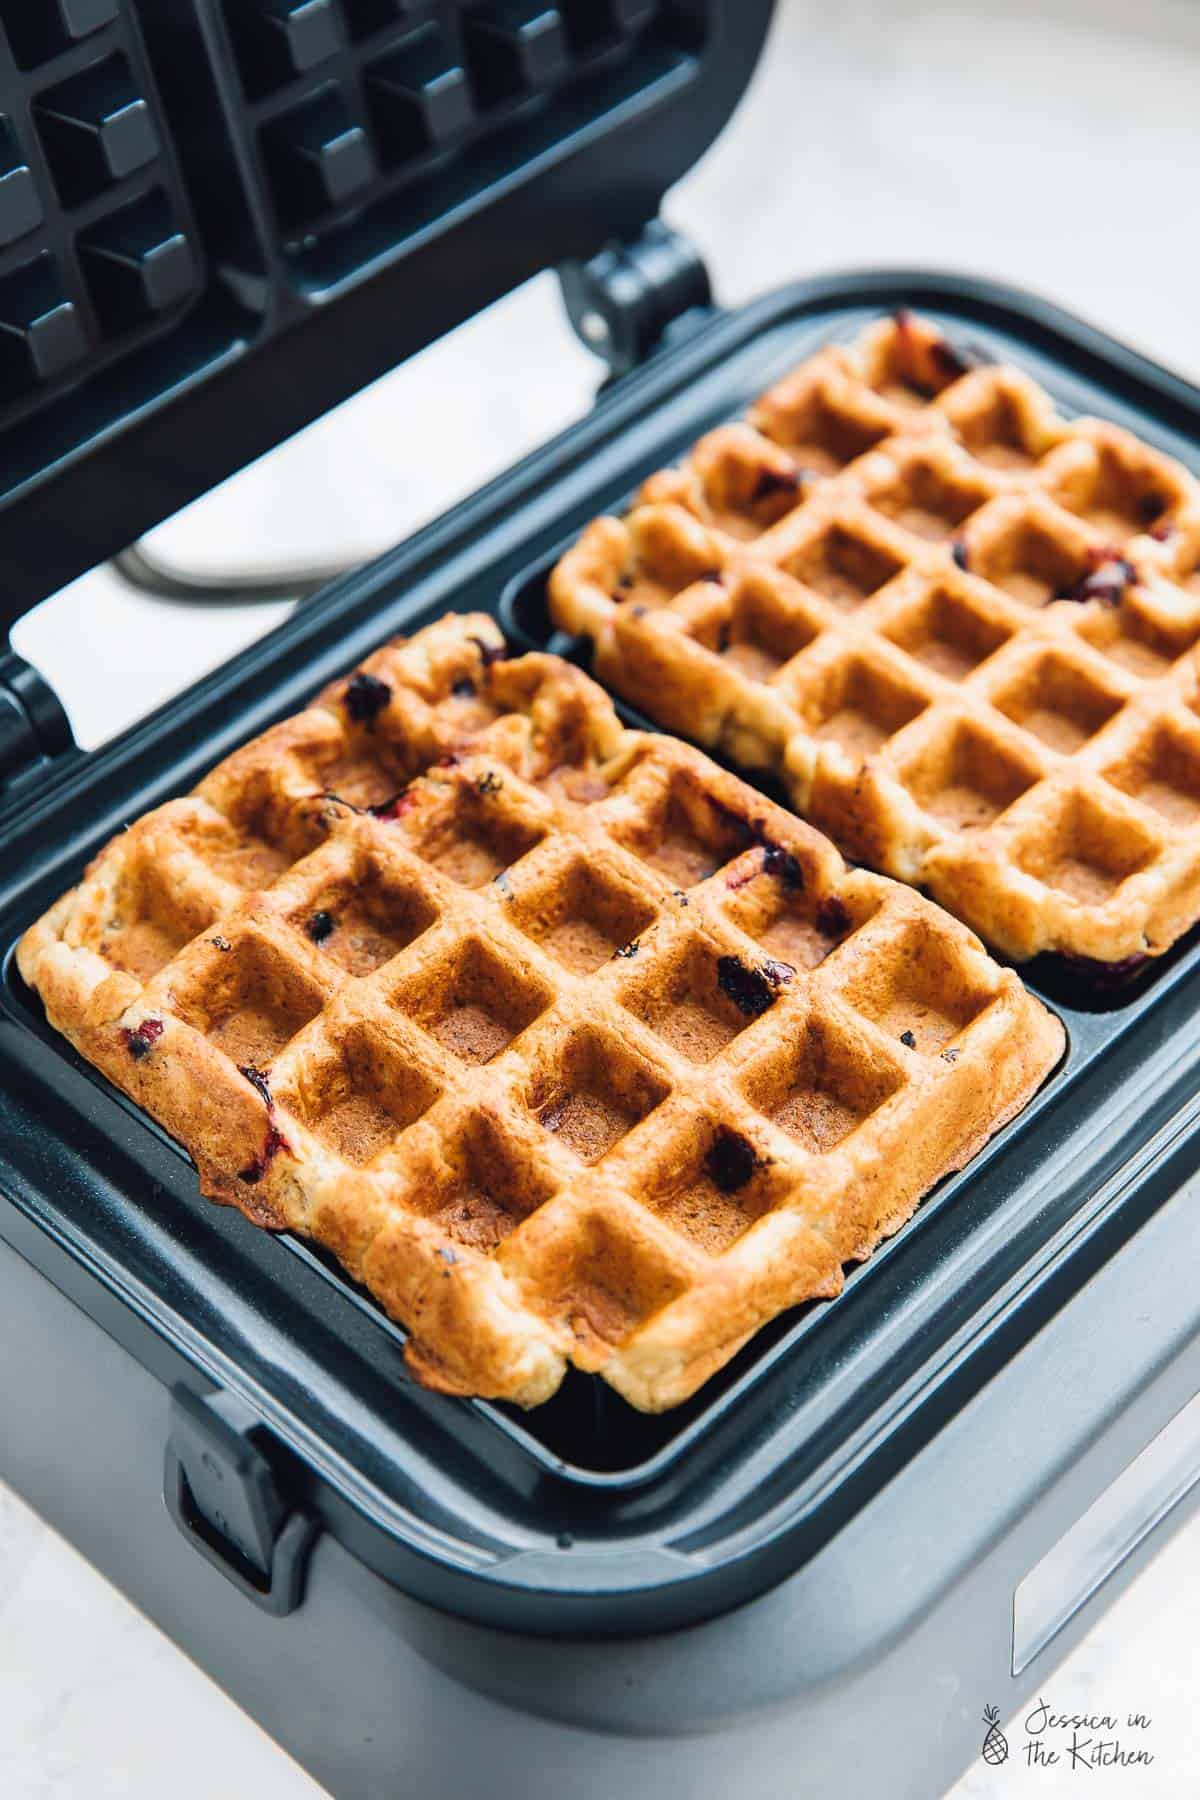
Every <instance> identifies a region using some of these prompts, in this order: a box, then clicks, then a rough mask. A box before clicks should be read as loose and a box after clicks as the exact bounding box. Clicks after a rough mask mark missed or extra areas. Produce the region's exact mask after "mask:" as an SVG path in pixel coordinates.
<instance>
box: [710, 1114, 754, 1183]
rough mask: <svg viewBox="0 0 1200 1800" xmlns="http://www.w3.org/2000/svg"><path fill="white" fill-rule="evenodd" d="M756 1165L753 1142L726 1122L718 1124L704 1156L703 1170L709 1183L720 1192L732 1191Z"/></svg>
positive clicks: (746, 1179)
mask: <svg viewBox="0 0 1200 1800" xmlns="http://www.w3.org/2000/svg"><path fill="white" fill-rule="evenodd" d="M757 1167H758V1158H757V1157H756V1156H755V1154H754V1146H753V1144H748V1143H747V1142H746V1140H745V1138H744V1137H742V1135H741V1133H740V1132H737V1131H732V1130H731V1129H730V1128H729V1126H728V1125H720V1126H718V1128H717V1134H716V1136H715V1137H714V1139H713V1141H712V1143H711V1144H710V1145H709V1149H708V1154H707V1156H706V1157H705V1158H704V1168H705V1172H706V1174H707V1175H708V1178H709V1180H710V1181H711V1182H712V1184H713V1186H714V1187H716V1188H719V1189H720V1190H721V1192H722V1193H723V1194H736V1192H737V1190H738V1189H739V1188H743V1187H745V1185H746V1183H747V1182H748V1181H749V1180H750V1178H751V1176H752V1175H753V1174H754V1171H755V1169H756V1168H757Z"/></svg>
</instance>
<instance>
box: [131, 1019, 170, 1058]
mask: <svg viewBox="0 0 1200 1800" xmlns="http://www.w3.org/2000/svg"><path fill="white" fill-rule="evenodd" d="M162 1034H163V1022H162V1020H161V1019H143V1020H142V1022H141V1024H140V1025H135V1026H132V1027H131V1026H126V1027H125V1029H124V1031H122V1033H121V1036H122V1037H123V1038H124V1040H125V1048H126V1049H127V1050H128V1052H129V1054H130V1056H132V1058H133V1060H134V1062H141V1060H142V1058H143V1057H144V1056H149V1054H150V1052H151V1050H152V1049H153V1047H154V1045H155V1044H157V1042H158V1040H159V1038H160V1037H161V1036H162Z"/></svg>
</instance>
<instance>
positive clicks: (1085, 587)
mask: <svg viewBox="0 0 1200 1800" xmlns="http://www.w3.org/2000/svg"><path fill="white" fill-rule="evenodd" d="M1136 580H1137V570H1136V569H1135V568H1134V566H1133V564H1132V563H1131V562H1129V561H1128V560H1127V559H1126V558H1125V557H1123V556H1108V557H1105V559H1104V560H1103V562H1098V563H1097V564H1096V566H1095V568H1094V569H1092V570H1090V571H1089V573H1088V574H1086V575H1084V576H1081V577H1080V579H1079V580H1078V581H1077V582H1076V583H1075V585H1074V587H1069V588H1065V589H1064V590H1063V591H1062V592H1061V593H1060V594H1059V595H1058V598H1059V599H1060V600H1077V601H1079V602H1080V604H1081V605H1084V604H1086V603H1087V601H1089V600H1099V601H1100V602H1101V603H1102V604H1103V605H1104V606H1120V604H1121V602H1122V600H1123V599H1124V598H1125V589H1126V588H1127V587H1128V586H1129V584H1130V583H1131V582H1133V581H1136Z"/></svg>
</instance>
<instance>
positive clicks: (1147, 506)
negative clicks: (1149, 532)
mask: <svg viewBox="0 0 1200 1800" xmlns="http://www.w3.org/2000/svg"><path fill="white" fill-rule="evenodd" d="M1166 510H1167V499H1166V495H1165V494H1153V493H1152V494H1142V495H1141V496H1140V498H1139V499H1138V503H1137V516H1138V518H1139V519H1140V520H1141V522H1142V524H1143V525H1153V523H1154V521H1155V519H1161V518H1162V515H1163V513H1164V512H1165V511H1166Z"/></svg>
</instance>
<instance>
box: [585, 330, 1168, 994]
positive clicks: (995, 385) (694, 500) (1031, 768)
mask: <svg viewBox="0 0 1200 1800" xmlns="http://www.w3.org/2000/svg"><path fill="white" fill-rule="evenodd" d="M1198 563H1200V489H1198V487H1197V484H1196V482H1195V481H1194V480H1193V478H1192V477H1191V476H1190V475H1189V474H1188V473H1187V472H1186V471H1185V470H1184V469H1183V468H1181V467H1180V466H1179V465H1178V464H1177V463H1175V462H1173V461H1171V460H1170V459H1169V458H1168V457H1165V456H1162V455H1160V454H1158V453H1157V452H1156V451H1154V450H1152V449H1150V448H1148V447H1147V446H1146V445H1144V444H1142V443H1140V442H1139V441H1138V440H1137V439H1136V438H1134V437H1132V436H1131V435H1130V434H1129V433H1128V432H1126V431H1123V430H1121V429H1119V428H1118V427H1117V426H1115V425H1111V424H1106V423H1104V422H1102V421H1099V420H1095V419H1078V420H1075V421H1073V422H1071V423H1068V422H1067V421H1066V420H1064V419H1062V418H1059V417H1058V416H1057V415H1056V413H1055V411H1054V408H1053V406H1052V404H1051V402H1050V400H1049V399H1048V398H1047V396H1046V395H1045V394H1043V393H1042V392H1041V391H1040V390H1039V389H1038V387H1037V386H1036V385H1035V384H1034V383H1033V382H1032V381H1030V380H1028V379H1027V378H1026V377H1025V376H1024V375H1022V374H1020V373H1019V372H1018V371H1016V370H1014V369H1009V368H1005V367H1000V366H973V364H972V359H971V358H970V356H969V354H964V353H963V352H962V351H959V350H957V349H956V348H954V347H953V346H952V345H950V344H949V343H948V342H947V341H946V340H945V339H944V338H943V337H942V336H941V335H940V334H939V333H938V332H937V331H936V330H935V329H934V328H933V327H932V326H931V325H929V324H927V323H924V322H922V321H920V320H917V319H914V318H913V317H911V316H910V315H907V314H901V315H899V316H897V317H896V318H894V319H890V320H885V321H882V322H880V323H878V324H877V325H875V326H874V327H872V328H871V329H870V330H869V331H868V332H867V333H866V334H865V336H863V337H862V338H861V339H860V340H859V342H858V343H857V345H856V346H854V347H853V348H839V347H832V348H827V349H824V350H822V351H821V352H820V353H819V354H818V355H816V356H814V357H812V358H811V359H810V360H809V361H807V362H806V363H804V364H802V366H801V367H800V368H798V369H797V370H795V371H794V372H793V373H792V374H790V375H788V376H787V377H786V378H785V379H784V380H782V381H781V382H779V383H778V385H777V386H775V387H774V388H772V389H771V391H770V392H769V393H768V394H766V395H765V396H764V397H763V398H762V399H761V400H760V401H759V402H758V404H757V405H756V406H754V407H753V408H752V409H751V412H750V414H749V420H748V422H747V423H741V424H733V425H727V426H723V427H721V428H719V429H718V430H716V431H713V432H711V433H710V434H709V435H708V436H707V437H705V438H703V439H701V441H700V442H699V443H698V444H697V445H696V446H695V448H694V449H693V451H692V452H691V454H690V456H689V457H688V458H687V460H686V461H685V462H684V464H683V465H682V467H680V468H678V469H672V470H667V471H664V472H663V473H661V474H658V475H655V476H653V477H651V479H650V480H649V481H647V482H646V483H645V485H644V487H643V489H642V490H641V493H640V495H639V496H638V500H637V504H636V505H635V506H634V509H633V510H632V512H631V513H630V514H629V515H628V516H627V517H626V518H625V519H623V520H618V519H613V518H605V519H600V520H597V521H596V522H595V523H594V524H593V525H591V526H590V527H589V528H588V530H587V531H586V532H585V533H584V536H583V537H582V539H581V540H580V542H579V543H578V544H577V545H576V546H575V547H574V548H573V549H572V550H570V551H569V552H568V553H567V555H566V556H564V557H563V559H562V561H561V562H560V564H559V565H558V567H557V569H556V570H555V571H554V573H553V575H552V577H551V582H550V598H551V609H552V612H553V616H554V619H555V621H556V623H557V624H558V625H559V626H561V627H562V628H564V629H565V630H567V631H569V632H572V633H582V634H585V635H586V636H587V637H589V638H591V639H592V640H593V642H594V646H595V668H596V672H597V674H598V675H599V676H600V678H601V679H602V680H603V681H605V682H606V683H607V684H609V685H610V686H611V687H613V688H614V689H615V690H617V691H618V692H619V693H621V694H623V695H624V696H625V697H626V698H628V699H629V700H631V701H632V702H633V703H634V704H636V705H637V706H639V707H640V708H642V709H643V710H644V711H645V712H646V713H647V714H649V716H650V717H651V718H653V719H654V720H655V721H656V722H657V723H659V724H661V725H664V726H666V727H667V728H668V729H670V730H674V731H679V732H681V733H683V734H684V735H685V736H687V737H691V738H694V739H696V740H698V741H699V742H701V743H703V744H706V745H709V746H712V747H714V748H716V749H717V750H718V751H719V752H720V753H722V754H723V755H725V756H727V757H728V758H729V759H730V760H731V761H734V762H736V763H738V764H739V765H741V766H743V767H746V768H748V769H767V770H771V771H773V772H774V773H776V774H777V775H778V776H780V777H781V778H782V780H783V782H784V783H785V785H786V788H787V791H788V793H789V794H790V796H791V798H792V800H793V802H794V804H795V805H796V807H797V808H798V810H799V811H800V812H802V813H803V814H804V815H805V816H806V817H807V818H809V819H811V820H812V821H813V823H815V824H817V825H819V826H821V827H822V828H823V829H824V830H826V831H828V832H829V833H830V834H831V835H832V836H833V837H834V838H836V840H837V842H838V843H839V844H840V845H841V847H842V848H843V849H844V850H845V851H846V852H847V854H849V855H850V856H853V857H855V858H857V859H859V860H861V861H864V862H867V863H869V864H870V865H871V866H872V867H873V868H877V869H881V870H883V871H884V872H885V873H887V874H890V875H895V876H897V877H899V878H900V879H901V880H904V881H910V882H915V883H919V884H920V885H921V886H922V887H924V888H925V889H927V890H928V891H929V892H930V893H931V894H933V895H934V896H935V897H936V898H937V899H938V900H940V901H941V902H942V904H943V905H945V906H947V907H949V908H950V910H951V911H952V912H955V913H957V914H958V916H959V917H960V918H962V919H965V920H966V921H967V923H968V924H970V925H971V926H973V927H974V928H975V930H977V931H978V932H979V933H980V934H981V935H982V936H983V937H984V938H985V939H986V940H987V941H988V942H989V943H990V944H992V945H994V946H995V947H996V948H998V949H1000V950H1001V951H1004V952H1005V953H1007V954H1008V955H1010V956H1013V957H1015V958H1019V959H1023V958H1026V957H1030V956H1033V955H1035V954H1036V953H1037V952H1039V951H1056V952H1061V953H1064V954H1067V955H1070V956H1073V957H1081V958H1088V959H1092V960H1094V961H1098V962H1102V963H1105V964H1119V963H1125V962H1126V960H1127V959H1131V958H1142V957H1145V956H1147V955H1150V956H1153V955H1158V954H1160V953H1161V952H1162V951H1164V950H1165V949H1167V948H1168V946H1169V945H1170V944H1171V943H1172V942H1173V941H1174V940H1175V939H1176V938H1177V937H1178V936H1179V935H1180V933H1181V932H1183V931H1184V930H1185V929H1186V927H1187V926H1189V925H1191V924H1192V923H1193V922H1194V921H1195V919H1196V918H1197V916H1198V915H1200V718H1198V717H1197V713H1198V712H1200V690H1198V687H1197V664H1196V657H1195V654H1194V651H1193V646H1194V645H1195V644H1196V642H1197V640H1198V639H1200V574H1198V573H1197V565H1198Z"/></svg>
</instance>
